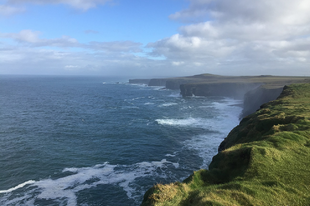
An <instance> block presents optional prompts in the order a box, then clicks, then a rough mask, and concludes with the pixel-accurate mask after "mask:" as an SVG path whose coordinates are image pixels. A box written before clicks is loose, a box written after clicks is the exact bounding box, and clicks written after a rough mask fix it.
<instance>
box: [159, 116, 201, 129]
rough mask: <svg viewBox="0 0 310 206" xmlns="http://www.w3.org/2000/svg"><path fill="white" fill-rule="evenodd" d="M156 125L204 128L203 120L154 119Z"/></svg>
mask: <svg viewBox="0 0 310 206" xmlns="http://www.w3.org/2000/svg"><path fill="white" fill-rule="evenodd" d="M155 121H156V122H157V123H158V124H161V125H168V126H180V127H185V126H187V127H205V126H206V124H205V120H204V119H202V118H192V117H189V118H186V119H156V120H155Z"/></svg>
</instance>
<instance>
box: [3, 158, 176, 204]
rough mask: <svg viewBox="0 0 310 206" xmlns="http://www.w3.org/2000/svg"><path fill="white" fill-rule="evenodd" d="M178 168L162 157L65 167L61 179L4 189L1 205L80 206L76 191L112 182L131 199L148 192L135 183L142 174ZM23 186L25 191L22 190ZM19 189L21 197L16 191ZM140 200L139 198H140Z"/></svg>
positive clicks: (27, 182) (163, 176)
mask: <svg viewBox="0 0 310 206" xmlns="http://www.w3.org/2000/svg"><path fill="white" fill-rule="evenodd" d="M171 166H172V167H174V168H178V167H179V164H178V163H174V162H170V161H167V160H166V159H163V160H161V161H153V162H140V163H137V164H134V165H110V164H109V163H107V162H106V163H104V164H98V165H95V166H93V167H82V168H65V169H64V170H63V171H62V173H63V175H66V176H65V177H61V178H58V179H43V180H38V181H34V180H28V181H26V182H24V183H21V184H19V185H17V186H15V187H12V188H10V189H7V190H1V191H0V194H5V195H4V196H3V197H0V203H1V205H20V204H22V205H34V204H35V201H36V200H37V199H41V200H53V201H55V202H57V204H60V205H63V204H65V205H77V195H76V193H78V192H80V191H82V190H85V189H90V188H93V187H96V186H98V185H105V184H113V185H118V186H119V187H121V188H123V190H124V191H125V192H126V194H127V196H128V198H131V199H135V198H137V197H141V196H142V194H143V193H144V192H145V191H144V190H143V189H142V190H141V188H140V189H139V188H137V187H138V186H137V185H136V184H132V183H133V182H134V181H135V180H136V179H139V178H142V177H158V176H159V177H162V178H166V174H165V173H160V172H158V169H159V171H161V172H162V171H163V170H164V169H165V168H167V167H171ZM21 189H23V190H21ZM15 191H18V197H15V196H16V195H15V196H14V194H13V193H14V192H15ZM23 191H25V192H23ZM139 201H140V200H139Z"/></svg>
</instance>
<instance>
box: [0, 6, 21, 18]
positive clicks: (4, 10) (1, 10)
mask: <svg viewBox="0 0 310 206" xmlns="http://www.w3.org/2000/svg"><path fill="white" fill-rule="evenodd" d="M24 11H25V9H24V8H18V7H12V6H8V5H0V16H11V15H13V14H18V13H22V12H24Z"/></svg>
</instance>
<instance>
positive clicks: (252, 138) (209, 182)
mask: <svg viewBox="0 0 310 206" xmlns="http://www.w3.org/2000/svg"><path fill="white" fill-rule="evenodd" d="M309 175H310V84H293V85H290V86H285V87H284V89H283V91H282V93H281V95H280V97H279V98H278V99H277V100H274V101H272V102H269V103H266V104H264V105H262V106H261V108H260V109H259V110H258V111H257V112H256V113H254V114H251V115H248V116H247V117H246V118H244V119H243V120H242V121H241V122H240V124H239V125H238V126H237V127H235V128H234V129H233V130H232V131H231V132H230V133H229V135H228V136H227V137H226V138H225V140H224V141H223V142H222V143H221V145H220V147H219V153H218V154H217V155H215V156H214V157H213V159H212V162H211V164H210V166H209V170H204V169H202V170H199V171H196V172H194V173H193V174H192V175H191V176H190V177H188V178H187V179H186V180H185V181H184V182H182V183H180V182H177V183H171V184H168V185H162V184H157V185H155V186H154V187H152V188H151V189H149V190H148V191H147V192H146V193H145V196H144V200H143V202H142V206H147V205H154V206H155V205H184V206H185V205H225V206H226V205H310V178H309Z"/></svg>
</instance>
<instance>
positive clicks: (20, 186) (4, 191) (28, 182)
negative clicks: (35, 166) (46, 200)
mask: <svg viewBox="0 0 310 206" xmlns="http://www.w3.org/2000/svg"><path fill="white" fill-rule="evenodd" d="M35 182H36V181H34V180H28V181H26V182H24V183H21V184H19V185H17V186H16V187H12V188H10V189H8V190H0V194H1V193H9V192H13V191H14V190H17V189H19V188H22V187H24V186H26V185H29V184H33V183H35Z"/></svg>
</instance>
